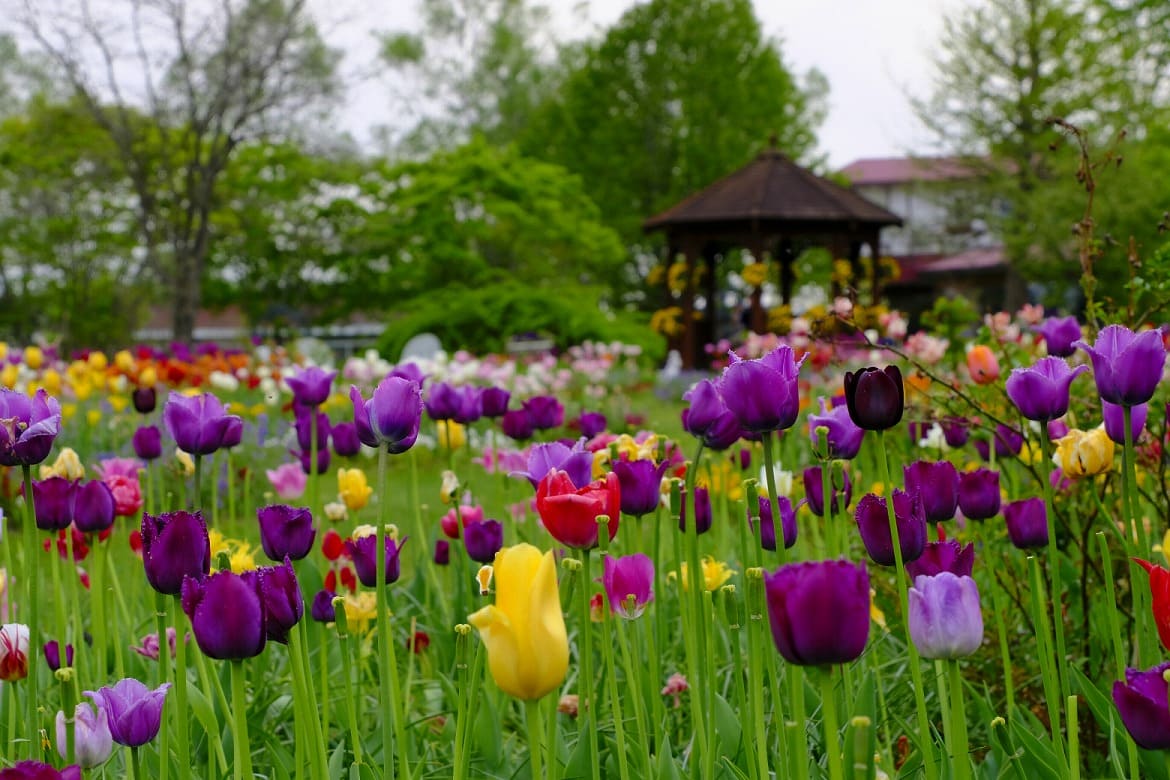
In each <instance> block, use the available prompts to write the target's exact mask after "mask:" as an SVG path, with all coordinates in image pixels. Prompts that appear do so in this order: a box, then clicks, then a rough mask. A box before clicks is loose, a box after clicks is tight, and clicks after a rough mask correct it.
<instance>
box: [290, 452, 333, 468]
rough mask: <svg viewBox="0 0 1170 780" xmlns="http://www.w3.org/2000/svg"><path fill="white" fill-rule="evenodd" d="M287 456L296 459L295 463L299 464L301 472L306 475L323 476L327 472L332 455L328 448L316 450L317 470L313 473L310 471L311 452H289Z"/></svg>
mask: <svg viewBox="0 0 1170 780" xmlns="http://www.w3.org/2000/svg"><path fill="white" fill-rule="evenodd" d="M288 454H289V455H292V456H293V457H294V458H296V459H297V462H298V463H300V464H301V471H303V472H305V473H306V474H313V473H316V474H324V473H325V472H326V471H328V470H329V464H330V462H332V460H333V455H332V454H331V453H330V452H329V449H328V448H325V449H320V450H317V470H316V472H314V471H311V470H310V469H311V465H312V459H313V453H312V452H310V451H309V450H289V451H288Z"/></svg>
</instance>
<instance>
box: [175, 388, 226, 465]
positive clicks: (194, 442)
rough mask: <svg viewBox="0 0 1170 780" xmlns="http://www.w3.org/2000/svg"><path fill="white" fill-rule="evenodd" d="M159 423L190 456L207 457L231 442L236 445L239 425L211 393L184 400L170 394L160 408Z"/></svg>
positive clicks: (185, 397) (184, 397)
mask: <svg viewBox="0 0 1170 780" xmlns="http://www.w3.org/2000/svg"><path fill="white" fill-rule="evenodd" d="M163 423H164V424H166V426H167V431H168V432H170V434H171V438H173V439H174V440H175V444H177V445H178V446H179V449H180V450H182V451H183V452H186V453H188V454H190V455H210V454H211V453H213V452H215V451H216V450H218V449H221V448H223V447H226V446H230V444H231V442H232V441H233V440H234V441H235V442H236V443H238V442H239V434H240V431H241V430H242V427H241V426H242V425H243V422H242V421H241V420H240V418H239V417H238V416H236V415H229V414H227V413H226V412H225V411H224V407H223V404H222V403H221V402H220V400H219V399H218V398H216V397H215V396H214V395H212V394H211V393H204V394H202V395H196V396H187V395H183V394H182V393H176V392H174V391H172V392H171V394H170V397H169V398H168V399H167V403H166V406H164V407H163Z"/></svg>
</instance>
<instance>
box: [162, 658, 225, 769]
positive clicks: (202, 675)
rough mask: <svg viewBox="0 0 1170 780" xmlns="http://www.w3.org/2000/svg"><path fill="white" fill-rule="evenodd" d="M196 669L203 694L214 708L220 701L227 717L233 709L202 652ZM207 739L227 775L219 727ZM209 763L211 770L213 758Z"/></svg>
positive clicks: (210, 751)
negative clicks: (209, 671)
mask: <svg viewBox="0 0 1170 780" xmlns="http://www.w3.org/2000/svg"><path fill="white" fill-rule="evenodd" d="M175 641H176V643H177V642H182V641H183V637H181V636H179V637H176V638H175ZM164 648H165V645H164ZM175 651H176V652H178V647H177V646H176V648H175ZM160 652H166V651H165V649H162V648H160ZM195 669H196V671H197V672H198V674H199V684H200V686H201V687H202V688H203V696H204V697H205V698H206V699H207V701H208V703H209V704H210V705H211V707H212V709H213V710H214V708H215V702H217V701H218V702H219V707H220V709H221V710H223V713H224V716H225V717H226V716H227V714H228V713H230V712H231V711H232V709H231V707H229V706H228V703H227V697H225V696H224V693H223V688H222V687H221V686H220V684H219V677H216V678H215V684H214V685H213V684H212V682H211V675H209V674H208V673H207V662H206V661H205V660H204V659H203V654H202V653H195ZM207 739H208V741H209V743H210V747H209V748H208V752H209V753H213V754H214V756H215V760H216V762H217V763H218V764H219V771H220V772H222V773H224V774H225V775H226V774H227V769H228V764H227V756H226V755H224V752H223V740H222V739H221V738H220V733H219V729H218V728H214V729H211V730H210V731H208V732H207ZM207 764H208V768H209V770H210V767H211V758H210V757H209V758H208V759H207Z"/></svg>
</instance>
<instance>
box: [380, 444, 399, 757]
mask: <svg viewBox="0 0 1170 780" xmlns="http://www.w3.org/2000/svg"><path fill="white" fill-rule="evenodd" d="M386 502H387V492H386V448H385V447H384V446H383V447H379V448H378V528H377V532H376V536H375V542H374V543H375V551H374V566H375V568H376V571H375V574H374V576H375V582H374V598H375V605H376V610H377V622H378V666H379V670H378V680H379V682H380V686H379V691H380V694H381V702H380V703H379V704H380V708H381V712H382V763H383V764H384V765H385V767H386V774H387V776H388V777H389V778H391V780H393V778H394V758H393V756H392V754H391V752H390V751H391V747H392V744H393V725H394V724H393V722H392V721H393V718H392V717H391V713H392V712H394V711H395V709H394V708H395V702H394V699H393V692H392V691H391V689H390V675H389V674H388V670H387V669H386V666H387V665H388V664H389V658H390V616H389V605H387V603H386V596H387V594H386V565H385V555H386ZM398 749H399V750H402V749H404V746H402V745H399V746H398ZM403 780H406V778H405V777H404V778H403Z"/></svg>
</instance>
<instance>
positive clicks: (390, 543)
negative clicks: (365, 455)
mask: <svg viewBox="0 0 1170 780" xmlns="http://www.w3.org/2000/svg"><path fill="white" fill-rule="evenodd" d="M404 544H406V539H403V540H402V541H401V542H395V541H394V540H393V539H391V538H390V537H389V536H387V537H386V546H385V555H384V556H383V558H382V560H383V563H384V565H385V567H386V568H385V571H386V584H387V585H390V584H392V583H394V582H397V581H398V574H399V565H398V554H399V553H400V552H401V551H402V545H404ZM345 549H346V550H348V551H349V557H350V558H351V559H352V560H353V568H354V570H355V571H356V572H357V577H358V580H360V581H361V583H362V585H365V586H366V587H367V588H373V587H375V586H376V585H377V577H378V568H377V567H378V562H377V560H376V557H377V549H378V539H377V537H376V536H375V535H374V534H370V535H368V536H361V537H358V538H357V539H346V540H345Z"/></svg>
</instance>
